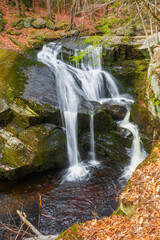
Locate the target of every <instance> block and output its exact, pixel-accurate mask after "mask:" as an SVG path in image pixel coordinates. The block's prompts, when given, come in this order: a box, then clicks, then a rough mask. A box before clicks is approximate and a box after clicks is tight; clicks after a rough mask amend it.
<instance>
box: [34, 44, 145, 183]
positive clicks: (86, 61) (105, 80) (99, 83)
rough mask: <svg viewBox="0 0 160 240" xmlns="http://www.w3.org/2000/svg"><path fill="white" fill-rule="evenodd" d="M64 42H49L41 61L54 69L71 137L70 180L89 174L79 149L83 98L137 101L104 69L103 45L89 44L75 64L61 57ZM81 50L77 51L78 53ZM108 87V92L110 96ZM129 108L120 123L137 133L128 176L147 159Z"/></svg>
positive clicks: (93, 156) (92, 157) (92, 146)
mask: <svg viewBox="0 0 160 240" xmlns="http://www.w3.org/2000/svg"><path fill="white" fill-rule="evenodd" d="M61 47H62V46H61V44H58V45H57V44H56V43H50V44H48V45H45V46H44V47H43V49H42V51H40V52H39V53H38V56H37V57H38V60H40V61H41V62H43V63H45V64H47V65H48V66H49V67H50V69H51V70H52V71H53V73H54V75H55V78H56V85H57V95H58V100H59V107H60V110H61V113H62V118H63V119H64V126H65V130H66V138H67V154H68V159H69V162H70V168H69V174H68V176H69V177H68V179H69V180H70V179H72V178H75V177H77V176H78V177H83V176H85V175H86V174H87V173H88V170H87V168H86V167H85V166H84V165H83V163H82V161H81V157H80V153H79V150H78V140H77V129H78V126H77V114H78V107H79V105H80V104H81V103H82V102H83V101H97V102H100V103H103V102H109V101H110V100H112V102H113V101H114V102H117V103H118V104H120V105H124V106H125V107H126V108H127V109H129V106H130V105H131V104H132V103H133V100H132V99H131V98H129V97H126V96H124V95H120V93H119V91H118V87H117V85H116V83H115V81H114V79H113V77H112V76H111V75H110V74H109V73H108V72H106V71H103V70H102V63H101V52H102V48H101V47H97V48H93V47H92V46H88V47H87V48H86V49H85V50H82V51H84V52H85V53H86V56H85V57H84V58H83V60H82V61H81V63H78V64H76V67H73V66H71V65H69V64H67V63H64V62H63V61H62V60H59V59H58V58H57V56H58V54H59V52H60V51H61ZM79 51H80V50H75V53H74V54H75V56H76V55H78V52H79ZM106 90H107V94H108V95H106ZM92 108H93V106H92V107H91V109H90V111H89V112H90V136H91V137H90V150H89V153H90V162H91V163H92V164H93V165H96V164H97V162H98V161H97V160H96V154H95V142H94V112H93V110H92ZM129 115H130V113H129V111H128V112H127V115H126V116H125V118H124V120H123V121H122V122H121V123H119V124H120V126H121V127H123V128H126V129H128V130H129V131H130V132H131V133H132V134H133V144H132V148H131V163H130V165H129V167H128V169H127V170H125V171H126V172H127V177H128V176H129V175H130V174H131V172H132V171H133V170H134V169H135V167H136V166H137V165H138V164H139V163H140V162H141V161H142V160H143V159H144V157H145V154H143V151H142V147H141V141H140V139H139V134H138V128H137V126H136V125H134V124H132V123H130V122H129Z"/></svg>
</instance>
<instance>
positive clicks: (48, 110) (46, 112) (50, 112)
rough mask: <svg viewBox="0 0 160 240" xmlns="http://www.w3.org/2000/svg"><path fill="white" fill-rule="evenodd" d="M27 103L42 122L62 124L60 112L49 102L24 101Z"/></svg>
mask: <svg viewBox="0 0 160 240" xmlns="http://www.w3.org/2000/svg"><path fill="white" fill-rule="evenodd" d="M25 102H26V103H27V105H28V106H29V107H30V108H31V109H33V110H34V111H35V112H36V113H37V114H38V115H39V117H40V119H41V120H42V121H43V122H47V123H53V124H55V125H58V126H62V119H61V113H60V110H59V109H58V108H54V107H52V106H50V105H49V104H43V105H42V104H38V103H36V102H31V101H27V100H26V101H25Z"/></svg>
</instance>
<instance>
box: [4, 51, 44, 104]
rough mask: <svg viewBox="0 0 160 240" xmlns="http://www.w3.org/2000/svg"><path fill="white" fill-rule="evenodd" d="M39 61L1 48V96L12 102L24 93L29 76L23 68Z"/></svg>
mask: <svg viewBox="0 0 160 240" xmlns="http://www.w3.org/2000/svg"><path fill="white" fill-rule="evenodd" d="M32 65H39V63H38V62H36V61H34V60H32V59H29V58H26V57H25V56H23V55H21V54H19V53H17V52H14V51H11V50H6V49H0V72H1V74H0V88H1V92H0V97H1V98H5V99H6V100H7V101H8V102H11V101H12V100H13V99H14V98H16V97H20V96H22V95H23V92H24V89H25V84H26V83H27V79H28V77H27V76H25V74H24V72H23V70H24V69H26V68H27V67H29V66H32Z"/></svg>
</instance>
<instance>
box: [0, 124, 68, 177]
mask: <svg viewBox="0 0 160 240" xmlns="http://www.w3.org/2000/svg"><path fill="white" fill-rule="evenodd" d="M0 143H1V145H0V146H1V148H0V151H1V153H2V156H1V161H0V162H1V164H0V178H1V179H2V178H8V179H10V180H12V179H17V178H19V177H22V176H24V175H26V174H28V173H31V172H33V171H44V170H47V169H49V168H53V167H62V166H64V165H66V151H65V149H66V146H65V144H66V139H65V134H64V133H63V131H62V130H61V129H60V128H57V127H56V126H55V125H52V124H42V125H35V126H33V127H29V128H27V129H23V130H22V131H21V132H20V133H19V134H18V135H17V137H15V136H14V135H13V133H10V132H8V131H6V130H5V129H1V130H0Z"/></svg>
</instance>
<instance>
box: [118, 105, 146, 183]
mask: <svg viewBox="0 0 160 240" xmlns="http://www.w3.org/2000/svg"><path fill="white" fill-rule="evenodd" d="M129 120H130V110H129V109H128V111H127V114H126V116H125V118H124V120H123V121H121V122H120V127H122V128H125V129H128V130H129V131H130V132H131V133H132V135H133V142H132V147H131V161H130V164H129V166H127V167H126V168H125V171H124V175H123V177H124V178H127V179H129V178H130V176H131V174H132V172H133V171H134V170H135V169H136V167H137V166H138V164H140V163H141V162H142V161H143V160H144V159H145V158H146V157H147V153H146V152H145V150H144V148H143V144H142V142H141V140H140V136H139V132H138V126H137V125H135V124H133V123H131V122H130V121H129Z"/></svg>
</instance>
